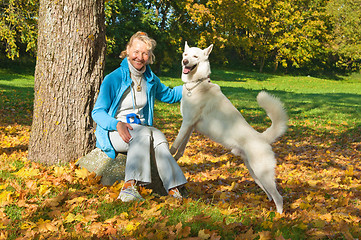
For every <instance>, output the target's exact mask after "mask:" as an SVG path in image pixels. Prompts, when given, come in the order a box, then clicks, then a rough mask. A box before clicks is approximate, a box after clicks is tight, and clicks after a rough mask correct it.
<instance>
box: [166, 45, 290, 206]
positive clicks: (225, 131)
mask: <svg viewBox="0 0 361 240" xmlns="http://www.w3.org/2000/svg"><path fill="white" fill-rule="evenodd" d="M212 48H213V45H210V46H209V47H208V48H206V49H204V50H202V49H200V48H196V47H191V48H190V47H189V46H188V44H187V42H186V43H185V49H184V53H183V59H182V66H183V73H182V81H183V82H184V86H183V98H182V101H181V113H182V116H183V122H182V126H181V128H180V130H179V133H178V136H177V138H176V140H175V141H174V143H173V146H172V147H171V149H170V151H171V153H172V154H173V155H174V154H176V155H175V158H176V159H179V158H180V157H181V156H182V155H183V153H184V150H185V147H186V145H187V142H188V140H189V137H190V135H191V134H192V132H193V130H194V129H196V130H198V131H199V132H200V133H202V134H204V135H206V136H208V137H209V138H211V139H212V140H214V141H216V142H218V143H220V144H222V145H223V146H224V147H226V148H228V149H230V150H231V151H232V153H233V154H234V155H237V156H242V157H243V159H244V163H245V165H246V166H247V168H248V170H249V172H250V174H251V176H252V177H253V179H254V180H255V182H256V183H257V184H258V185H259V186H260V187H261V188H262V189H263V191H265V192H266V194H267V196H268V198H269V199H270V200H272V199H273V201H274V202H275V204H276V207H277V211H278V212H279V213H282V211H283V199H282V196H281V195H280V194H279V192H278V191H277V188H276V183H275V166H276V159H275V157H274V153H273V151H272V147H271V145H270V144H271V143H272V142H274V141H275V140H276V139H277V138H278V137H280V136H281V135H282V134H284V133H285V132H286V129H287V121H288V117H287V113H286V111H285V110H284V108H283V104H282V103H281V101H280V100H279V99H277V98H275V97H273V96H271V95H269V94H268V93H266V92H264V91H262V92H260V93H259V94H258V96H257V101H258V104H259V105H260V106H261V107H262V108H264V109H265V110H266V112H267V114H268V116H269V117H270V119H271V120H272V125H271V127H269V128H268V129H267V130H266V131H264V132H263V133H259V132H257V131H256V130H254V129H253V128H252V127H251V126H250V125H249V124H248V123H247V122H246V120H245V119H244V118H243V116H242V115H241V113H240V112H239V111H238V110H237V109H236V108H235V107H234V106H233V105H232V103H231V102H230V101H229V100H228V99H227V97H226V96H225V95H223V93H222V92H221V89H220V87H219V86H218V85H217V84H214V83H211V81H210V79H209V75H210V73H211V70H210V64H209V61H208V56H209V54H210V53H211V51H212Z"/></svg>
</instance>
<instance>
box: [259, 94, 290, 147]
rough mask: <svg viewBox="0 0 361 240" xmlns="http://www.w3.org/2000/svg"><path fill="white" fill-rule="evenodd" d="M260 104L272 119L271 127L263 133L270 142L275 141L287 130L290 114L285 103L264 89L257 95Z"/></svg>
mask: <svg viewBox="0 0 361 240" xmlns="http://www.w3.org/2000/svg"><path fill="white" fill-rule="evenodd" d="M257 102H258V104H259V105H260V106H261V107H262V108H263V109H264V110H266V112H267V115H268V116H269V118H270V119H271V121H272V125H271V127H269V128H268V129H267V130H266V131H264V132H263V133H262V135H263V136H264V137H265V138H266V139H267V141H268V142H269V143H273V142H274V141H275V140H276V139H277V138H278V137H280V136H282V135H283V134H284V133H285V132H286V130H287V121H288V116H287V112H286V110H285V109H284V107H283V103H282V102H281V101H280V100H279V99H278V98H276V97H274V96H272V95H270V94H268V93H267V92H265V91H262V92H260V93H259V94H258V96H257Z"/></svg>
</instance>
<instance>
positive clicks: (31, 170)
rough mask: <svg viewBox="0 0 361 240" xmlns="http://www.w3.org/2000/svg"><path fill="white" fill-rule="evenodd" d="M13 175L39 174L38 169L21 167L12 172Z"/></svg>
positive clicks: (29, 175)
mask: <svg viewBox="0 0 361 240" xmlns="http://www.w3.org/2000/svg"><path fill="white" fill-rule="evenodd" d="M14 175H16V176H18V177H21V178H30V177H34V176H37V175H39V169H36V168H25V167H23V168H22V169H20V170H19V171H17V172H16V173H14Z"/></svg>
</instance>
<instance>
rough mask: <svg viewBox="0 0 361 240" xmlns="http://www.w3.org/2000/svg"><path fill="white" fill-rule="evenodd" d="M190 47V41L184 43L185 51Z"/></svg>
mask: <svg viewBox="0 0 361 240" xmlns="http://www.w3.org/2000/svg"><path fill="white" fill-rule="evenodd" d="M188 48H189V46H188V43H187V41H186V42H185V44H184V51H187V50H188Z"/></svg>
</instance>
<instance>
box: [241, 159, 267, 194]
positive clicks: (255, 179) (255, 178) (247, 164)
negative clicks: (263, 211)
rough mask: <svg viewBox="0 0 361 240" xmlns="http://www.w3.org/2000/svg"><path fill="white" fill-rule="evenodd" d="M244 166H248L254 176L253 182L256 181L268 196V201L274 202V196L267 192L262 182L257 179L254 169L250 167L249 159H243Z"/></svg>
mask: <svg viewBox="0 0 361 240" xmlns="http://www.w3.org/2000/svg"><path fill="white" fill-rule="evenodd" d="M243 162H244V165H246V167H247V169H248V171H249V174H250V175H251V176H252V178H253V180H254V181H255V183H256V184H257V185H258V186H259V187H260V188H261V189H262V190H263V191H264V192H265V193H266V194H267V197H268V200H269V201H272V196H271V195H270V194H269V192H267V190H266V189H265V188H264V187H263V185H262V183H261V181H260V180H259V179H258V178H257V176H256V174H255V173H254V172H253V169H252V168H251V166H250V165H249V162H248V160H247V158H244V159H243Z"/></svg>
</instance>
